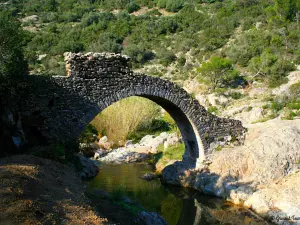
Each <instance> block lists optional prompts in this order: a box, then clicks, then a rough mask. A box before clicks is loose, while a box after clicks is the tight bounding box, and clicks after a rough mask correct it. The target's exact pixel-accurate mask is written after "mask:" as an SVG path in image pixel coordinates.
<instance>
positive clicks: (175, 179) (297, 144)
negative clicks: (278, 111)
mask: <svg viewBox="0 0 300 225" xmlns="http://www.w3.org/2000/svg"><path fill="white" fill-rule="evenodd" d="M248 129H249V132H248V134H247V136H246V141H245V145H244V146H239V147H234V148H224V149H222V150H221V151H218V152H215V153H214V154H213V155H212V156H211V161H210V162H208V163H207V164H205V165H204V164H203V165H202V168H201V169H198V170H190V169H187V167H185V165H184V164H182V163H179V162H177V163H175V164H174V165H170V166H168V167H166V168H165V169H164V170H163V173H162V180H163V181H164V182H166V183H171V184H176V185H182V186H185V187H192V188H194V189H196V190H199V191H201V192H203V193H205V194H210V195H215V196H219V197H223V198H227V199H228V200H229V201H232V202H234V203H236V204H244V205H245V206H247V207H250V208H251V209H253V210H254V211H256V212H257V213H259V214H261V215H263V216H266V217H268V218H270V219H272V220H273V221H274V222H276V223H278V224H288V220H287V218H289V219H290V221H293V220H295V218H297V217H300V191H299V188H298V187H299V185H300V183H299V182H300V170H299V162H300V120H293V121H283V120H280V119H274V120H271V121H268V122H266V123H260V124H253V125H251V126H249V127H248ZM278 218H279V219H278ZM293 218H294V219H293ZM294 222H295V221H294ZM298 222H299V221H298Z"/></svg>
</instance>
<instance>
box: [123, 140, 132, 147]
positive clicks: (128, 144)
mask: <svg viewBox="0 0 300 225" xmlns="http://www.w3.org/2000/svg"><path fill="white" fill-rule="evenodd" d="M131 146H133V142H132V140H128V141H126V143H125V148H128V147H131Z"/></svg>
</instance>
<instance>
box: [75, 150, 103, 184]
mask: <svg viewBox="0 0 300 225" xmlns="http://www.w3.org/2000/svg"><path fill="white" fill-rule="evenodd" d="M77 157H78V159H79V162H80V165H81V171H80V177H81V178H83V179H86V178H92V177H95V176H96V175H97V174H98V172H99V167H98V166H97V165H96V164H95V163H94V162H93V161H92V160H90V159H89V158H86V157H85V156H84V155H83V154H81V153H79V154H77Z"/></svg>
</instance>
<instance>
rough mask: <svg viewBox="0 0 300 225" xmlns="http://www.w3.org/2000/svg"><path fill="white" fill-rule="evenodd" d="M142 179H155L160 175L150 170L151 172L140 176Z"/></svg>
mask: <svg viewBox="0 0 300 225" xmlns="http://www.w3.org/2000/svg"><path fill="white" fill-rule="evenodd" d="M140 178H141V179H143V180H146V181H150V180H155V179H157V178H158V175H157V174H156V173H153V172H150V173H145V174H143V175H142V176H140Z"/></svg>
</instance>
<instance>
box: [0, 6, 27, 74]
mask: <svg viewBox="0 0 300 225" xmlns="http://www.w3.org/2000/svg"><path fill="white" fill-rule="evenodd" d="M24 37H25V33H24V31H23V29H22V28H21V24H20V22H19V21H18V20H17V19H15V18H13V17H12V15H11V13H10V12H9V11H5V10H3V11H0V53H1V54H0V76H6V77H7V76H10V77H20V76H24V75H26V74H27V73H28V66H27V62H26V61H25V60H24V53H23V46H24V44H25V42H24Z"/></svg>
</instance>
